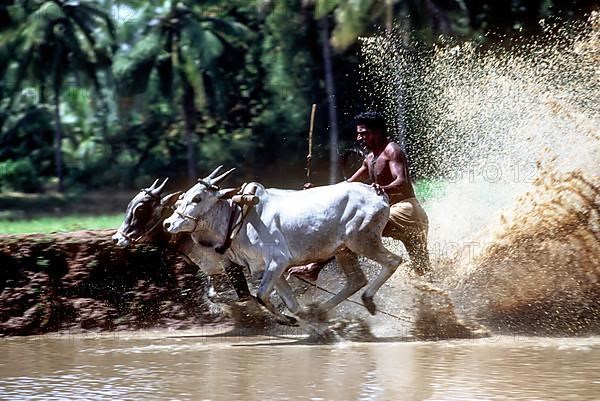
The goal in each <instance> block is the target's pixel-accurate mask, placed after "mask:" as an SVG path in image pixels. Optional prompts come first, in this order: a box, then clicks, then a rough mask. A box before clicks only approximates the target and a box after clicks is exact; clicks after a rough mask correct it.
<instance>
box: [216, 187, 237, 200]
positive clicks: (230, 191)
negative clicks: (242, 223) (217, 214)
mask: <svg viewBox="0 0 600 401" xmlns="http://www.w3.org/2000/svg"><path fill="white" fill-rule="evenodd" d="M239 191H240V188H239V187H238V188H225V189H221V190H219V192H217V196H218V197H219V199H231V197H233V195H235V194H237V193H238V192H239Z"/></svg>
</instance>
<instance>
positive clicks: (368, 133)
mask: <svg viewBox="0 0 600 401" xmlns="http://www.w3.org/2000/svg"><path fill="white" fill-rule="evenodd" d="M354 121H355V122H356V140H357V141H358V142H360V143H361V144H363V145H364V146H365V147H366V148H367V149H372V148H373V147H374V146H377V144H379V143H381V142H382V141H384V140H385V138H386V127H385V118H384V117H383V115H381V114H380V113H378V112H376V111H365V112H363V113H360V114H359V115H357V116H356V117H354Z"/></svg>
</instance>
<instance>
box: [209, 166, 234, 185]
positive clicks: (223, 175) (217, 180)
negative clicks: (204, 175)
mask: <svg viewBox="0 0 600 401" xmlns="http://www.w3.org/2000/svg"><path fill="white" fill-rule="evenodd" d="M234 171H235V167H234V168H232V169H231V170H227V171H226V172H224V173H223V174H221V175H220V176H218V177H216V178H213V179H212V180H211V181H210V183H211V184H213V185H217V184H219V183H220V182H221V181H223V180H224V179H225V178H227V177H229V175H230V174H231V173H233V172H234Z"/></svg>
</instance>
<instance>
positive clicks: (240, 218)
mask: <svg viewBox="0 0 600 401" xmlns="http://www.w3.org/2000/svg"><path fill="white" fill-rule="evenodd" d="M198 182H200V183H201V184H204V185H205V186H206V187H207V188H209V189H215V188H216V189H218V187H217V186H215V185H212V184H209V183H207V182H205V181H202V180H198ZM256 188H257V187H256V185H255V184H254V183H251V184H248V183H244V184H243V185H242V186H241V187H240V190H239V191H238V192H237V193H236V194H235V195H233V197H232V198H231V199H230V202H231V212H230V213H229V219H228V221H227V231H226V232H225V239H224V240H223V244H222V245H220V246H217V247H215V248H214V249H215V252H217V253H218V254H219V255H223V254H224V253H225V252H226V251H227V250H228V249H229V248H230V247H231V243H232V242H233V240H234V238H235V237H236V235H237V234H238V233H239V231H240V229H241V228H242V225H243V223H244V221H245V220H246V217H248V214H249V213H250V211H251V210H252V208H253V207H254V206H255V205H257V204H258V203H259V201H260V200H259V198H258V197H257V196H256V195H255V194H256ZM175 214H177V215H178V216H179V217H181V218H184V219H189V220H192V221H194V223H195V224H194V229H193V230H192V232H194V231H196V228H197V227H198V223H199V222H200V220H201V219H200V218H199V217H194V216H190V215H188V214H184V213H181V212H180V211H178V210H177V209H175Z"/></svg>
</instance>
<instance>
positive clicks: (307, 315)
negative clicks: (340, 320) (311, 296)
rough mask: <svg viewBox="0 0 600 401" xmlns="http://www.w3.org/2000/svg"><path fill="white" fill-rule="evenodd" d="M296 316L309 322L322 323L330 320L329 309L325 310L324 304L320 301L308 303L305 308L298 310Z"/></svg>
mask: <svg viewBox="0 0 600 401" xmlns="http://www.w3.org/2000/svg"><path fill="white" fill-rule="evenodd" d="M296 316H298V317H299V318H300V319H301V320H304V321H306V322H309V323H320V322H326V321H327V320H328V319H327V311H326V310H324V309H323V308H322V305H320V304H318V303H312V304H309V305H306V306H305V307H304V308H302V309H301V310H300V311H298V313H296Z"/></svg>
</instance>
